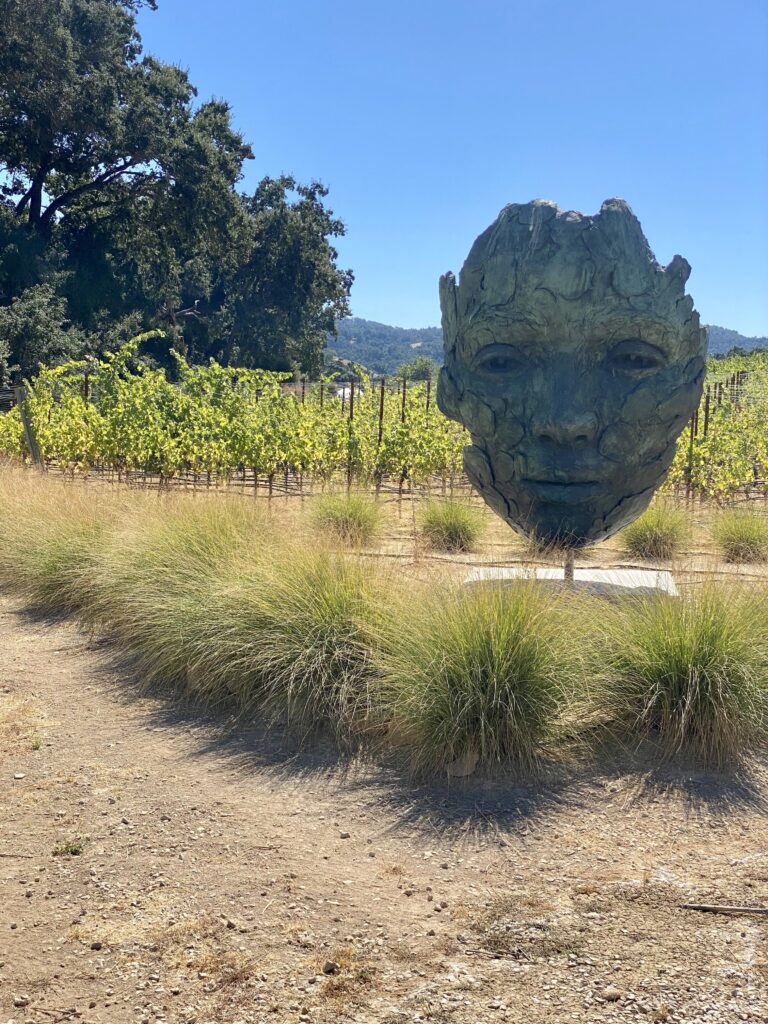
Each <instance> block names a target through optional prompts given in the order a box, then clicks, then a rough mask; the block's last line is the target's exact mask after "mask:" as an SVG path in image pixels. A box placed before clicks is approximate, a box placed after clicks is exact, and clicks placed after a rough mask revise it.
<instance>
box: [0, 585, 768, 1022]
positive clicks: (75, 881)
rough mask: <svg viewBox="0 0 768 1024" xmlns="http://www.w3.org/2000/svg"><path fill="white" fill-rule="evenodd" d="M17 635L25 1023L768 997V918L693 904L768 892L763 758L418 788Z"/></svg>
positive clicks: (433, 1015) (4, 749)
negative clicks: (709, 770) (723, 770)
mask: <svg viewBox="0 0 768 1024" xmlns="http://www.w3.org/2000/svg"><path fill="white" fill-rule="evenodd" d="M0 651H1V652H2V660H1V662H0V664H1V667H0V814H1V815H2V817H1V819H0V820H1V823H2V833H1V838H0V892H2V905H1V906H0V1024H4V1022H5V1021H13V1022H14V1024H16V1022H26V1021H29V1022H34V1024H43V1022H47V1024H51V1022H55V1021H66V1020H77V1021H80V1022H82V1024H86V1022H97V1021H108V1022H122V1021H152V1020H155V1021H163V1020H165V1021H169V1022H177V1021H178V1022H182V1021H184V1022H190V1024H191V1022H199V1024H205V1022H210V1024H225V1022H243V1024H251V1022H262V1021H265V1022H266V1021H274V1022H283V1021H295V1022H298V1021H311V1022H317V1024H330V1022H335V1021H354V1022H360V1024H364V1022H374V1021H376V1022H387V1024H407V1022H421V1021H423V1022H445V1024H484V1022H496V1021H514V1022H518V1021H520V1022H532V1024H539V1022H545V1021H546V1022H549V1021H553V1022H554V1021H557V1022H560V1021H562V1022H567V1021H579V1022H595V1024H598V1022H599V1024H603V1022H617V1021H640V1022H643V1021H648V1022H662V1021H664V1022H667V1021H668V1022H683V1021H685V1022H691V1024H693V1022H699V1021H701V1022H708V1024H709V1022H711V1024H729V1022H737V1021H742V1020H746V1021H750V1020H751V1021H768V968H767V967H766V946H765V939H766V929H767V928H768V921H766V918H765V917H762V918H761V917H759V916H756V915H752V916H748V915H747V916H745V915H741V916H734V917H726V916H719V915H717V916H716V915H708V914H699V913H695V912H691V911H685V910H682V909H680V906H679V905H680V904H681V903H684V902H686V901H688V900H695V901H697V902H713V903H714V902H723V903H729V904H733V903H739V904H750V905H757V904H761V905H763V906H765V905H768V828H767V827H766V817H765V812H764V808H763V807H762V803H761V799H760V789H761V787H760V784H759V782H753V783H752V784H750V783H749V782H744V781H742V782H741V783H737V782H736V781H734V780H728V779H712V778H707V777H704V776H695V775H692V776H689V777H687V778H683V779H681V778H680V777H679V776H678V777H677V778H674V777H673V776H669V777H668V778H666V779H665V778H664V777H662V776H645V777H643V776H641V775H640V773H638V772H635V773H634V774H633V773H629V772H627V771H624V772H619V771H618V770H617V771H615V772H613V773H612V774H610V773H609V774H604V775H603V776H601V777H598V776H596V775H595V774H594V773H592V774H591V775H590V774H585V775H584V776H583V777H581V778H575V779H574V778H572V779H570V780H561V781H560V782H559V783H558V782H557V781H555V780H553V779H550V780H549V782H548V783H547V784H546V785H544V784H543V783H542V784H540V786H539V787H528V788H521V787H514V786H512V785H510V784H503V785H502V784H500V783H497V784H495V785H490V784H489V785H485V786H483V785H480V784H477V783H475V784H473V786H472V787H469V788H462V789H457V788H455V787H454V788H453V789H448V788H440V787H432V788H430V789H426V788H421V789H416V788H414V787H409V786H408V785H407V783H405V782H403V781H402V780H401V779H399V778H398V777H397V775H396V774H394V773H391V772H385V771H372V770H368V769H365V768H363V767H360V766H353V767H349V766H344V765H341V764H339V763H337V762H335V761H334V759H333V757H332V756H331V755H330V754H328V753H327V752H325V753H323V752H322V751H317V750H314V751H313V752H311V753H302V754H299V755H296V754H295V753H293V754H292V753H291V752H290V748H289V747H288V746H287V745H285V746H283V747H282V748H281V746H280V744H279V743H278V742H277V741H276V740H271V741H269V742H267V741H266V740H265V739H264V738H263V737H261V736H260V735H259V734H258V733H256V732H253V733H244V732H243V731H242V729H237V728H233V727H232V726H231V725H230V726H229V728H227V723H222V722H221V721H218V722H217V721H215V720H206V719H205V717H204V716H202V715H200V714H194V713H191V712H190V713H188V714H186V715H185V713H183V712H179V711H178V710H175V709H174V707H173V706H172V705H170V704H168V703H163V702H162V701H158V700H155V699H147V698H145V697H140V696H139V695H138V694H137V691H136V689H135V686H134V685H133V684H132V683H131V682H130V681H129V680H128V679H126V678H121V676H120V674H119V672H117V671H116V670H115V669H113V668H112V667H110V662H109V652H108V651H107V650H105V649H104V648H101V647H99V646H98V645H94V644H91V643H90V642H89V641H88V639H87V637H85V636H84V635H83V634H82V633H80V632H79V631H78V630H77V629H76V628H75V627H73V626H71V625H67V624H64V625H62V624H61V623H45V622H36V621H34V620H32V619H30V618H28V617H26V616H24V615H23V614H22V613H21V611H20V609H19V607H18V606H17V605H16V604H15V603H14V602H12V601H11V600H9V599H6V598H0ZM286 751H288V752H286ZM766 791H767V792H768V790H766ZM80 850H81V852H78V851H80ZM54 851H56V852H54ZM324 969H325V971H326V972H327V973H324Z"/></svg>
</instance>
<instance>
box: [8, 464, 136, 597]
mask: <svg viewBox="0 0 768 1024" xmlns="http://www.w3.org/2000/svg"><path fill="white" fill-rule="evenodd" d="M119 506H120V501H119V499H117V498H113V497H112V496H110V495H108V494H105V493H104V492H99V491H98V490H96V489H86V488H84V487H82V486H81V485H79V484H68V483H65V482H64V481H61V480H57V481H52V480H50V479H47V478H46V477H44V476H43V475H42V474H40V473H37V472H34V473H32V472H30V471H23V470H12V469H4V470H3V480H2V487H1V488H0V522H1V523H2V558H0V580H2V581H3V582H4V583H5V584H6V585H8V586H9V587H12V588H13V589H14V590H16V591H18V592H20V593H21V594H23V595H24V597H25V598H26V599H27V600H28V601H29V602H30V603H31V604H32V605H34V606H35V607H36V608H38V609H39V610H41V611H46V612H51V613H65V614H67V613H74V612H79V611H81V610H82V608H83V605H84V603H85V600H86V598H87V594H88V591H89V582H88V581H89V578H90V574H91V572H92V570H93V566H94V564H95V562H96V560H97V558H98V554H99V551H100V549H101V546H102V545H103V543H104V540H105V537H106V536H107V534H108V531H109V529H110V527H111V524H112V522H113V520H114V517H115V515H116V514H119Z"/></svg>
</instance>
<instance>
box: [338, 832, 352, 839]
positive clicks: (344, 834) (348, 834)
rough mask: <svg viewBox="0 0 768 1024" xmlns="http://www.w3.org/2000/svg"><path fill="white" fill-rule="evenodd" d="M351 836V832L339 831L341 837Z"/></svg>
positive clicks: (347, 837)
mask: <svg viewBox="0 0 768 1024" xmlns="http://www.w3.org/2000/svg"><path fill="white" fill-rule="evenodd" d="M350 838H351V833H349V832H339V839H350Z"/></svg>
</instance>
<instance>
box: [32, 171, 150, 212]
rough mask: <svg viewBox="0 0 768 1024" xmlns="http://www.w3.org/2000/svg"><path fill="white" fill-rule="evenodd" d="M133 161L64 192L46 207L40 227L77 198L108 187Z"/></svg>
mask: <svg viewBox="0 0 768 1024" xmlns="http://www.w3.org/2000/svg"><path fill="white" fill-rule="evenodd" d="M135 163H136V161H135V160H124V161H123V163H122V164H119V165H118V166H117V167H110V168H108V169H107V170H106V171H102V173H101V174H99V175H97V177H95V178H94V179H93V181H87V182H86V183H85V184H84V185H78V186H77V188H73V189H70V191H69V192H64V193H63V194H62V195H60V196H58V197H57V198H56V199H54V200H53V202H52V203H50V204H49V205H48V207H46V210H45V213H44V214H43V215H42V217H41V218H40V224H41V226H43V227H45V226H47V225H48V224H50V222H51V221H52V220H53V218H54V217H55V215H56V214H57V213H58V212H59V210H61V209H63V208H64V207H65V206H67V205H68V204H69V203H71V202H72V200H73V199H77V197H78V196H81V195H84V194H85V193H86V192H96V191H98V190H99V189H100V188H103V187H104V185H108V184H109V182H110V181H112V180H113V179H114V178H117V177H119V176H120V175H121V174H124V173H125V172H126V171H127V170H128V169H129V168H131V167H133V166H134V165H135Z"/></svg>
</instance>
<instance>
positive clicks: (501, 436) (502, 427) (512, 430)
mask: <svg viewBox="0 0 768 1024" xmlns="http://www.w3.org/2000/svg"><path fill="white" fill-rule="evenodd" d="M524 437H525V425H524V424H523V421H522V420H521V419H518V418H517V416H512V415H511V414H510V413H509V412H506V413H505V414H504V416H503V417H497V428H496V438H495V440H496V444H497V445H498V446H499V448H503V449H505V450H506V451H508V452H509V451H514V450H515V448H516V447H517V446H518V445H519V444H520V442H521V441H522V439H523V438H524Z"/></svg>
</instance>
